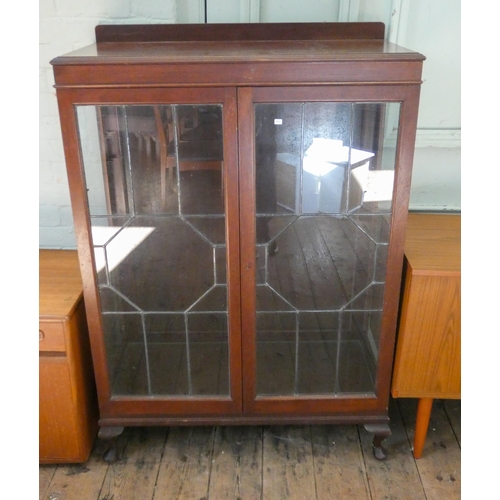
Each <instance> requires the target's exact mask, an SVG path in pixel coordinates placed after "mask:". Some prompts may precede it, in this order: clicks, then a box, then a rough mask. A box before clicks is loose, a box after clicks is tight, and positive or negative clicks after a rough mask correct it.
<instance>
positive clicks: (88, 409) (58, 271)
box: [39, 250, 97, 464]
mask: <svg viewBox="0 0 500 500" xmlns="http://www.w3.org/2000/svg"><path fill="white" fill-rule="evenodd" d="M39 267H40V275H39V293H40V301H39V315H40V320H39V339H40V348H39V351H40V356H39V382H40V386H39V417H40V419H39V425H40V429H39V432H40V434H39V460H40V463H43V464H48V463H79V462H85V461H86V460H87V458H88V456H89V454H90V450H91V448H92V445H93V442H94V439H95V437H96V434H97V398H96V389H95V382H94V375H93V370H92V360H91V357H90V346H89V340H88V329H87V321H86V318H85V308H84V303H83V290H82V280H81V275H80V269H79V263H78V256H77V252H76V251H74V250H40V252H39Z"/></svg>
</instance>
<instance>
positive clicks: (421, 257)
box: [405, 213, 461, 276]
mask: <svg viewBox="0 0 500 500" xmlns="http://www.w3.org/2000/svg"><path fill="white" fill-rule="evenodd" d="M405 257H406V259H407V261H408V263H409V264H410V266H411V268H412V270H413V272H414V273H419V274H427V273H429V274H433V273H440V274H443V273H445V274H450V275H457V276H459V275H460V270H461V217H460V215H459V214H427V213H425V214H424V213H410V214H409V215H408V227H407V232H406V243H405Z"/></svg>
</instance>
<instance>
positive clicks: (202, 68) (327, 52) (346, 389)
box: [52, 23, 424, 458]
mask: <svg viewBox="0 0 500 500" xmlns="http://www.w3.org/2000/svg"><path fill="white" fill-rule="evenodd" d="M423 60H424V57H423V56H422V55H421V54H418V53H416V52H412V51H410V50H407V49H404V48H401V47H398V46H395V45H393V44H391V43H388V42H386V41H384V25H383V24H382V23H305V24H304V23H297V24H288V23H278V24H234V25H213V24H205V25H203V24H200V25H132V26H130V25H128V26H127V25H120V26H116V25H115V26H107V25H101V26H97V28H96V43H95V44H94V45H92V46H89V47H86V48H83V49H81V50H77V51H75V52H72V53H70V54H67V55H64V56H62V57H58V58H56V59H54V60H53V61H52V64H53V67H54V73H55V86H56V89H57V98H58V104H59V112H60V119H61V125H62V133H63V141H64V150H65V156H66V163H67V170H68V177H69V186H70V191H71V200H72V207H73V215H74V223H75V231H76V238H77V245H78V254H79V259H80V266H81V272H82V279H83V286H84V296H85V305H86V311H87V317H88V323H89V331H90V339H91V348H92V356H93V363H94V369H95V375H96V381H97V389H98V398H99V408H100V420H99V426H100V432H99V435H100V436H101V437H102V438H110V441H111V446H110V450H109V456H108V458H112V456H113V454H114V448H113V446H112V443H113V439H111V438H114V437H116V436H117V435H119V433H120V432H121V431H122V430H123V427H124V426H132V425H140V426H144V425H196V424H199V425H207V424H210V425H215V424H217V425H226V424H227V425H229V424H237V425H241V424H259V425H263V424H278V423H279V424H314V423H323V424H324V423H339V424H342V423H343V424H364V425H365V427H366V428H367V429H368V430H369V431H370V432H373V433H374V435H375V438H374V451H375V456H377V457H379V458H383V457H384V456H385V452H384V450H383V448H382V446H381V442H382V440H383V439H384V438H385V437H386V436H388V435H389V434H390V427H389V418H388V400H389V393H390V382H391V371H392V362H393V353H394V341H395V329H396V320H397V314H398V300H399V293H400V284H401V273H402V263H403V251H404V239H405V226H406V219H407V211H408V201H409V192H410V179H411V167H412V159H413V152H414V142H415V134H416V124H417V112H418V101H419V93H420V86H421V71H422V64H423Z"/></svg>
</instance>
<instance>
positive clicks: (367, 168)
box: [254, 102, 399, 396]
mask: <svg viewBox="0 0 500 500" xmlns="http://www.w3.org/2000/svg"><path fill="white" fill-rule="evenodd" d="M391 108H392V109H391ZM254 111H255V171H256V174H255V182H256V240H257V241H256V245H257V246H256V257H257V259H256V261H257V265H256V283H257V296H256V299H257V312H256V319H257V332H256V335H257V395H258V396H270V395H296V396H298V395H301V394H320V395H331V396H334V395H337V394H348V393H358V394H373V393H374V391H375V380H376V365H377V357H378V344H379V339H380V321H381V311H382V305H383V292H384V280H385V269H386V261H387V249H388V241H389V229H390V217H391V209H392V191H393V184H394V168H395V150H394V148H392V149H391V148H390V147H389V146H388V144H386V141H385V137H386V135H388V132H392V130H390V131H387V132H386V130H385V128H386V125H385V117H386V115H387V114H388V113H389V112H394V113H395V114H396V115H397V114H398V113H399V103H389V104H388V103H335V102H314V103H309V102H304V103H286V104H274V103H272V104H256V105H255V107H254Z"/></svg>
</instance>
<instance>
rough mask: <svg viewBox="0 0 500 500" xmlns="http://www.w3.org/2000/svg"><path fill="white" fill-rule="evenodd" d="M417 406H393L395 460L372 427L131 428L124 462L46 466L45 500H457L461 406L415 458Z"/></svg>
mask: <svg viewBox="0 0 500 500" xmlns="http://www.w3.org/2000/svg"><path fill="white" fill-rule="evenodd" d="M416 404H417V402H416V400H413V399H398V400H391V404H390V411H389V413H390V416H391V429H392V434H391V436H390V437H389V438H387V439H386V441H385V442H384V447H385V448H386V450H387V453H388V456H387V459H386V460H385V461H377V460H375V458H374V457H373V454H372V447H371V443H372V435H371V434H369V433H368V432H367V431H366V430H365V429H364V427H363V426H357V425H344V426H329V425H317V426H307V425H305V426H304V425H303V426H234V427H170V428H167V427H164V428H163V427H151V428H140V427H138V428H127V429H125V431H124V432H123V434H122V435H121V436H120V437H119V438H118V449H119V459H118V460H117V461H116V462H115V463H111V464H108V463H107V462H105V461H104V460H103V458H102V455H103V452H104V449H105V448H104V444H103V443H102V442H101V441H99V440H97V441H96V443H95V445H94V449H93V451H92V453H91V456H90V458H89V460H88V461H87V462H86V463H84V464H75V465H43V466H40V467H39V473H40V476H39V498H40V500H42V499H43V500H163V499H168V500H226V499H227V500H282V499H287V500H288V499H290V500H293V499H300V500H309V499H311V500H330V499H340V500H344V499H356V500H364V499H366V500H383V499H384V500H385V499H394V500H396V499H397V500H401V499H404V500H438V499H439V500H442V499H446V500H458V499H460V498H461V496H460V487H461V481H460V462H461V451H460V401H442V400H437V401H435V402H434V406H433V409H432V415H431V421H430V425H429V432H428V435H427V440H426V443H425V447H424V451H423V455H422V457H421V458H420V459H418V460H415V459H414V458H413V455H412V445H413V434H414V428H415V412H416Z"/></svg>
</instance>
